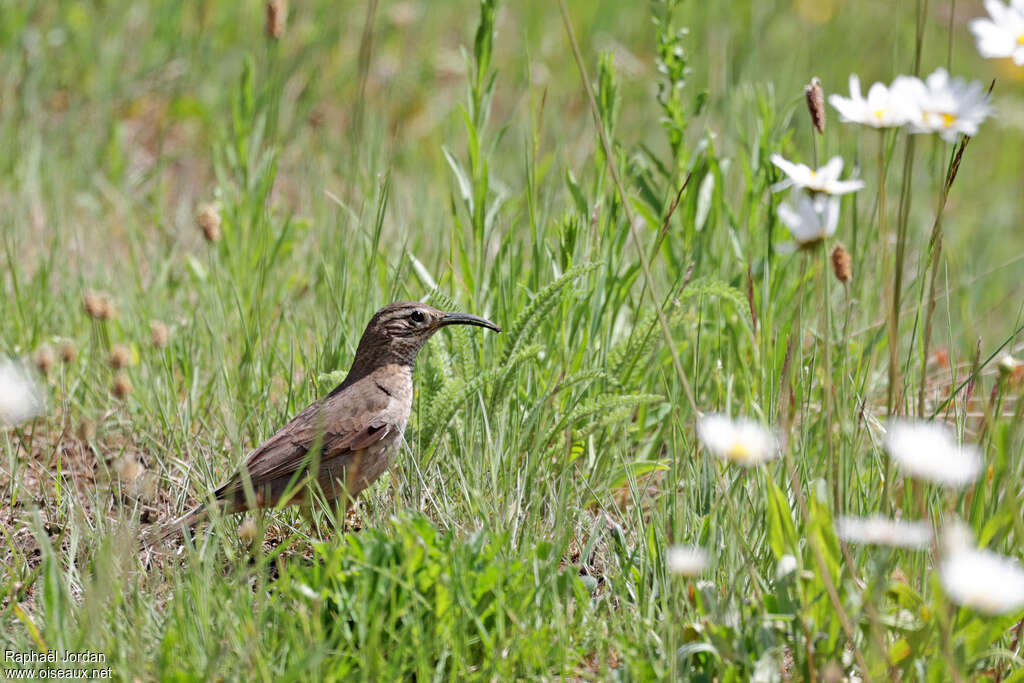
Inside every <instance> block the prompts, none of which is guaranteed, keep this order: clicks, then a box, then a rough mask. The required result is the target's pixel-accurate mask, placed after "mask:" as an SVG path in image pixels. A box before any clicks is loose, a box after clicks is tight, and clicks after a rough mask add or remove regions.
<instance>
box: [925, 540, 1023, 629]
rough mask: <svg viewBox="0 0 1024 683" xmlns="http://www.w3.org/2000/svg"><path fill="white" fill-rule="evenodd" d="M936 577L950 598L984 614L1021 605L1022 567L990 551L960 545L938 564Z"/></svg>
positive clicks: (1002, 611)
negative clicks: (937, 575)
mask: <svg viewBox="0 0 1024 683" xmlns="http://www.w3.org/2000/svg"><path fill="white" fill-rule="evenodd" d="M939 579H940V580H941V581H942V588H943V590H945V591H946V595H947V596H949V599H950V600H952V601H953V602H955V603H956V604H958V605H963V606H964V607H970V608H971V609H974V610H977V611H978V612H982V613H984V614H990V615H996V614H1006V613H1008V612H1016V611H1018V610H1020V609H1022V608H1024V569H1021V566H1020V564H1018V563H1017V562H1016V561H1015V560H1012V559H1010V558H1008V557H1003V556H1002V555H997V554H996V553H994V552H992V551H990V550H977V549H972V548H961V549H960V550H956V551H954V552H951V553H950V554H948V555H946V556H945V557H944V558H943V559H942V561H941V562H940V563H939Z"/></svg>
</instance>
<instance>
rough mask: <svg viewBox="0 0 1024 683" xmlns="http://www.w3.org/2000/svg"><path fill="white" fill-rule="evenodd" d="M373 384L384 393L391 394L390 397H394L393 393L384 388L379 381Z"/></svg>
mask: <svg viewBox="0 0 1024 683" xmlns="http://www.w3.org/2000/svg"><path fill="white" fill-rule="evenodd" d="M374 384H376V385H377V388H378V389H380V390H381V391H383V392H384V393H385V394H387V395H388V396H391V397H392V398H394V394H392V393H391V392H390V391H388V390H387V389H385V388H384V385H382V384H381V383H380V382H374Z"/></svg>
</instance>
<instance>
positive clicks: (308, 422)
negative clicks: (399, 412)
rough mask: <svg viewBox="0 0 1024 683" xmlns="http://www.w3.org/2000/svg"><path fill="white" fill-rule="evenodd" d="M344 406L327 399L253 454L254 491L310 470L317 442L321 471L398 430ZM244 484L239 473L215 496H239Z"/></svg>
mask: <svg viewBox="0 0 1024 683" xmlns="http://www.w3.org/2000/svg"><path fill="white" fill-rule="evenodd" d="M332 398H334V397H332ZM345 403H346V402H344V401H333V400H330V399H328V400H326V401H318V402H316V403H314V404H312V405H310V406H309V407H308V408H306V409H305V410H303V411H302V412H301V413H299V414H298V415H296V416H295V417H294V418H293V419H292V420H291V422H289V423H288V424H286V425H285V426H284V427H282V428H281V429H280V430H279V431H278V432H277V433H276V434H274V435H273V436H272V437H270V438H269V439H267V440H266V441H265V442H263V443H262V444H261V445H260V446H259V447H258V448H256V450H254V451H253V452H252V453H250V454H249V457H247V458H246V460H245V464H244V465H243V469H244V470H245V471H247V472H248V475H249V480H250V481H251V482H252V485H253V488H258V487H259V486H260V485H262V484H264V483H267V482H270V481H274V480H277V479H280V478H281V477H288V476H291V475H293V474H295V473H296V472H297V471H299V469H301V468H305V467H308V466H309V465H310V458H308V457H307V454H308V453H309V451H310V450H311V449H312V448H314V447H315V446H316V444H317V442H318V441H319V443H320V463H321V467H322V466H323V463H325V462H326V461H328V460H332V459H334V458H337V457H339V456H342V455H345V454H346V453H351V452H353V451H358V450H362V449H364V448H367V447H368V446H370V445H372V444H374V443H376V442H377V441H380V440H381V439H383V438H384V437H385V436H387V435H388V434H390V433H391V432H392V430H394V429H396V425H394V424H392V422H391V420H390V419H389V418H388V416H386V415H382V414H380V413H376V414H372V413H371V414H369V415H368V414H366V413H365V412H363V411H357V410H346V409H345ZM371 416H372V417H371ZM242 481H243V479H242V474H241V472H240V473H239V474H236V475H235V476H234V477H232V478H231V480H230V481H228V482H227V483H226V484H224V485H223V486H221V487H220V488H219V489H217V491H216V492H215V493H214V496H215V497H216V498H218V499H221V500H223V499H225V498H228V497H229V496H231V495H234V494H236V493H238V492H239V491H241V490H242V489H243V487H244V486H243V483H242Z"/></svg>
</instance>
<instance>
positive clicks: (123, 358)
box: [110, 344, 132, 370]
mask: <svg viewBox="0 0 1024 683" xmlns="http://www.w3.org/2000/svg"><path fill="white" fill-rule="evenodd" d="M131 364H132V351H131V349H129V348H128V347H127V346H125V345H124V344H114V347H113V348H111V349H110V367H112V368H114V369H115V370H120V369H122V368H126V367H128V366H129V365H131Z"/></svg>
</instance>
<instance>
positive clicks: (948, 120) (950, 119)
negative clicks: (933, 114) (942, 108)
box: [939, 114, 956, 128]
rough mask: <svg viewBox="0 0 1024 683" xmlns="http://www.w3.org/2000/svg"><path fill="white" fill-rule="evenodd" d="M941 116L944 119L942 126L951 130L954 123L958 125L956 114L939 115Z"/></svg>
mask: <svg viewBox="0 0 1024 683" xmlns="http://www.w3.org/2000/svg"><path fill="white" fill-rule="evenodd" d="M939 116H940V117H941V118H942V125H943V126H945V127H946V128H949V127H950V126H952V125H953V124H954V123H956V115H955V114H939Z"/></svg>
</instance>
